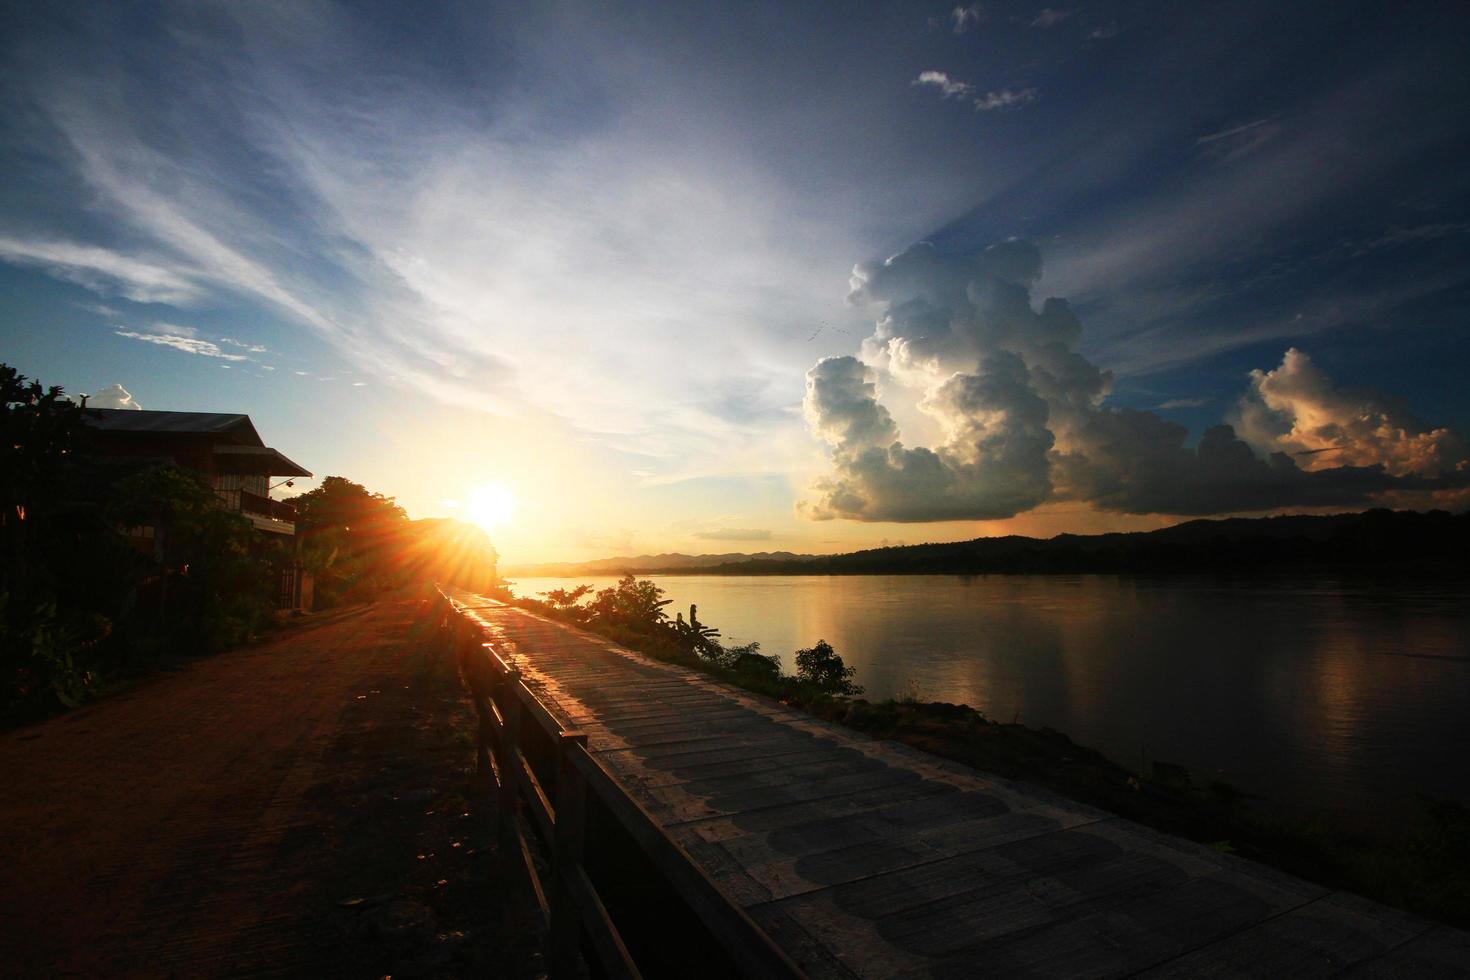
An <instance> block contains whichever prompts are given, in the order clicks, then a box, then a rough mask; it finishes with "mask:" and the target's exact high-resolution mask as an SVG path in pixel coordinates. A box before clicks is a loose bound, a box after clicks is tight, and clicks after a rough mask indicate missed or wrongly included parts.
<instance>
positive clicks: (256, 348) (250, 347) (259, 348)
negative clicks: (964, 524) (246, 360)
mask: <svg viewBox="0 0 1470 980" xmlns="http://www.w3.org/2000/svg"><path fill="white" fill-rule="evenodd" d="M219 342H220V343H222V344H229V345H230V346H231V347H238V348H240V349H241V350H246V351H249V352H250V353H252V354H268V353H270V351H269V350H267V349H266V347H265V346H264V345H263V344H251V343H247V342H245V341H243V340H236V339H235V338H234V337H221V338H220V339H219Z"/></svg>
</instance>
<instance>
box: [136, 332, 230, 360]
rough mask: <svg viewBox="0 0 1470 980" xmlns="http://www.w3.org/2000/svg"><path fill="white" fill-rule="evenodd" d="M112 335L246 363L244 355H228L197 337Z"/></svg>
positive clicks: (174, 334) (139, 334)
mask: <svg viewBox="0 0 1470 980" xmlns="http://www.w3.org/2000/svg"><path fill="white" fill-rule="evenodd" d="M113 333H115V334H117V335H118V336H119V337H127V338H128V339H129V340H141V341H142V342H143V343H145V344H157V345H159V346H160V347H172V348H173V349H174V350H177V351H183V352H184V353H185V354H198V355H199V356H200V357H217V358H219V359H221V360H224V361H248V360H249V358H248V357H246V356H245V355H244V354H229V353H226V352H225V351H223V350H221V349H220V346H219V345H218V344H216V343H213V342H211V341H208V340H200V339H199V338H198V337H189V336H184V335H182V334H176V333H140V332H139V331H136V330H121V329H119V330H114V331H113Z"/></svg>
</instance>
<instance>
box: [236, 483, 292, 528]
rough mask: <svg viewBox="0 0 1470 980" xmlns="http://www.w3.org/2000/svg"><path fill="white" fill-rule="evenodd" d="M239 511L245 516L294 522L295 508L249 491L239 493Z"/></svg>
mask: <svg viewBox="0 0 1470 980" xmlns="http://www.w3.org/2000/svg"><path fill="white" fill-rule="evenodd" d="M240 510H241V511H243V512H244V513H247V514H264V515H265V516H266V517H274V518H275V519H276V520H278V521H295V520H296V506H295V505H294V504H288V503H285V502H284V501H280V500H272V499H271V498H269V497H262V496H261V495H260V494H258V493H251V492H250V491H249V490H241V491H240Z"/></svg>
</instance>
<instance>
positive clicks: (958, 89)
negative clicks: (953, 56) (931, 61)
mask: <svg viewBox="0 0 1470 980" xmlns="http://www.w3.org/2000/svg"><path fill="white" fill-rule="evenodd" d="M909 84H910V85H933V86H934V87H935V88H937V89H939V92H940V94H941V95H942V96H943V97H944V98H946V99H958V98H966V97H968V96H969V95H970V94H971V93H972V92H974V91H975V87H974V86H973V85H970V84H969V83H967V82H961V81H956V80H955V79H953V78H950V77H949V73H948V72H943V71H934V70H932V69H931V70H929V71H921V72H919V77H918V78H916V79H914V80H913V81H912V82H910V83H909Z"/></svg>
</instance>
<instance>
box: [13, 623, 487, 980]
mask: <svg viewBox="0 0 1470 980" xmlns="http://www.w3.org/2000/svg"><path fill="white" fill-rule="evenodd" d="M420 610H421V607H420V605H419V603H417V602H416V601H394V602H383V603H380V604H378V605H376V606H374V607H371V608H368V609H364V610H360V611H357V612H354V613H351V614H348V615H346V616H344V617H341V618H338V619H336V620H335V621H331V622H328V623H326V624H324V625H320V626H315V627H306V628H304V629H300V630H296V631H292V632H290V633H287V634H285V635H283V636H281V637H280V638H278V639H275V640H273V641H272V642H269V643H266V644H263V645H260V646H256V647H252V648H248V649H244V650H239V651H235V652H232V653H227V654H223V655H220V656H217V657H213V658H209V659H203V660H199V661H196V662H193V663H191V664H190V665H188V666H187V667H186V668H184V669H183V670H181V671H179V672H176V673H171V674H165V675H163V676H161V677H158V678H155V679H153V680H151V681H149V682H146V683H143V684H141V685H139V686H138V687H136V688H135V689H133V690H131V691H129V692H128V693H126V694H123V695H121V696H118V697H116V698H114V699H111V700H108V701H105V702H103V703H100V704H97V705H95V706H92V707H88V708H85V709H83V710H79V711H75V712H72V713H71V714H69V715H65V716H62V717H59V718H56V719H53V720H51V721H49V722H46V723H44V724H41V725H37V726H33V727H30V728H25V729H20V730H17V731H13V732H9V733H6V734H4V735H0V781H3V782H0V785H3V795H0V972H3V973H5V974H7V975H10V976H17V975H22V976H36V975H46V976H54V975H58V974H61V975H84V976H120V975H149V976H221V975H243V974H250V975H260V974H267V975H270V974H276V975H310V976H343V975H351V976H380V975H382V974H383V973H387V972H393V973H396V974H399V975H402V974H404V973H410V974H412V973H418V974H421V975H425V974H427V975H458V974H460V973H461V972H472V971H474V969H475V967H476V966H477V965H483V964H482V963H480V961H482V960H484V958H485V957H487V956H491V955H493V951H492V950H490V948H489V947H490V946H493V945H494V935H493V933H494V931H495V927H494V926H493V922H494V921H495V919H496V916H497V915H498V912H497V909H496V896H495V895H494V894H493V888H491V887H490V884H489V879H488V874H486V873H482V872H487V870H488V867H489V853H488V849H487V847H486V844H485V842H484V841H483V840H481V838H480V835H479V834H478V832H477V830H476V828H477V827H478V826H479V825H480V821H479V820H477V819H476V818H475V816H474V815H473V807H472V804H471V803H470V801H468V800H467V799H466V798H465V796H464V794H465V793H466V792H467V788H466V787H467V783H466V779H465V767H466V765H467V764H468V763H469V762H470V760H471V750H470V748H469V744H470V743H469V738H470V733H471V732H472V730H473V729H472V727H471V726H472V718H473V715H472V713H471V711H470V709H469V707H468V704H467V702H466V701H465V699H464V698H463V696H462V695H461V693H460V691H459V689H458V687H457V684H456V681H455V678H454V676H453V674H452V671H451V670H450V669H448V666H447V664H445V663H444V662H442V661H439V660H436V659H434V658H431V657H430V656H429V654H428V653H427V650H428V649H429V645H428V644H427V642H426V637H425V636H423V635H422V633H423V631H422V630H421V629H418V628H417V627H416V621H417V619H418V617H419V615H420ZM500 966H501V969H499V970H496V971H495V972H509V971H506V970H505V969H504V967H505V966H506V964H505V963H504V962H502V963H500Z"/></svg>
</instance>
